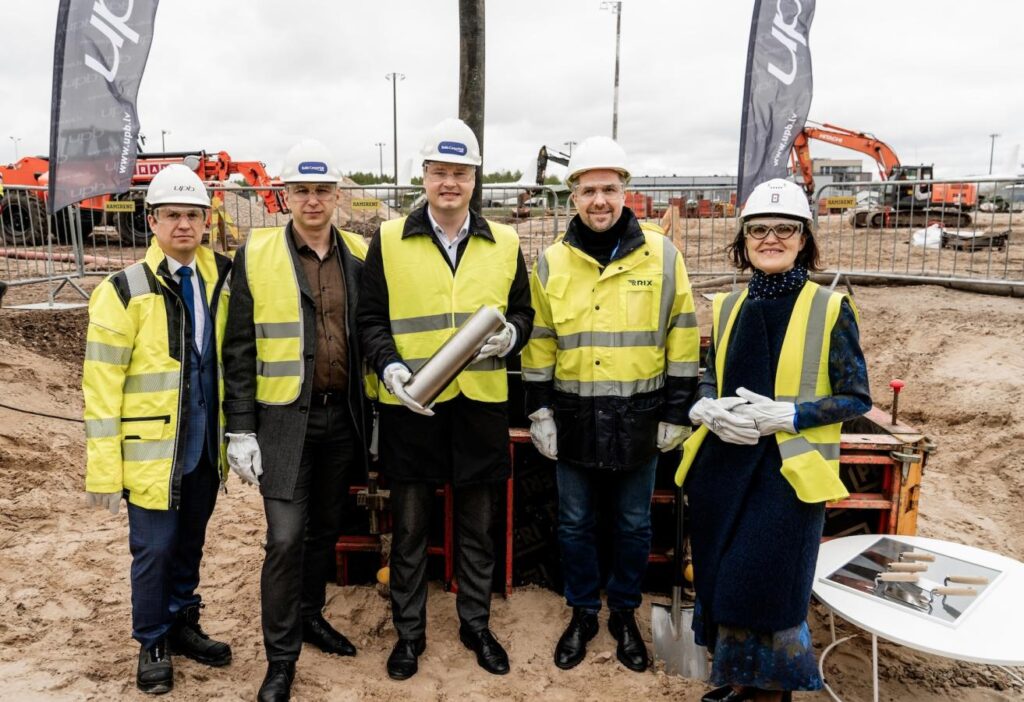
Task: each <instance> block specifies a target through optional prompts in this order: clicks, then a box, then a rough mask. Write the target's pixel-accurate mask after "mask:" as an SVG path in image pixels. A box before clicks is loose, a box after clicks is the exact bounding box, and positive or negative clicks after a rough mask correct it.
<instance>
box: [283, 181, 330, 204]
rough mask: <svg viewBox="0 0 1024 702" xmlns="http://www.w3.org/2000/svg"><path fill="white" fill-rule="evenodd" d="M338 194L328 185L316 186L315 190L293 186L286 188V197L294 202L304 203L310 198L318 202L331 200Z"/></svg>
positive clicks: (303, 186)
mask: <svg viewBox="0 0 1024 702" xmlns="http://www.w3.org/2000/svg"><path fill="white" fill-rule="evenodd" d="M337 194H338V189H337V188H335V187H332V186H330V185H318V186H316V187H315V188H312V187H308V186H305V185H293V186H291V187H289V188H288V197H290V198H291V199H293V200H295V201H296V202H305V201H306V200H308V199H309V198H311V197H316V199H317V200H319V201H320V202H324V201H326V200H332V199H334V197H335V196H336V195H337Z"/></svg>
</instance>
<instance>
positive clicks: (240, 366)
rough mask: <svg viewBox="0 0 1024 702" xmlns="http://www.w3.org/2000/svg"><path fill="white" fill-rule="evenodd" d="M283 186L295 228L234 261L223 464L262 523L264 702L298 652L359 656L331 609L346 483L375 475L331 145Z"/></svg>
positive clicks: (355, 260)
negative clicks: (307, 646)
mask: <svg viewBox="0 0 1024 702" xmlns="http://www.w3.org/2000/svg"><path fill="white" fill-rule="evenodd" d="M282 180H284V182H285V201H286V203H287V205H288V208H289V209H290V210H291V213H292V220H291V221H290V222H289V223H288V225H287V226H285V227H284V228H280V227H278V228H272V229H256V230H253V231H252V232H251V233H250V235H249V238H248V240H247V241H246V243H245V246H244V247H242V248H241V249H239V250H238V252H237V254H236V256H235V270H236V271H237V273H236V275H235V277H234V280H233V284H232V296H231V304H230V311H229V314H228V324H227V336H226V339H225V342H224V370H225V398H224V413H225V416H226V420H227V428H228V432H229V433H228V439H229V445H228V463H229V465H230V466H231V469H232V470H233V471H234V472H235V473H237V474H238V475H239V476H240V477H241V478H242V479H243V480H245V481H246V482H250V483H254V484H255V483H258V484H259V486H260V492H261V493H262V495H263V504H264V509H265V511H266V516H267V546H266V558H265V560H264V562H263V574H262V577H261V580H260V596H261V606H262V619H263V640H264V645H265V647H266V651H267V660H268V663H269V665H268V668H267V675H266V677H265V678H264V681H263V684H262V686H261V687H260V691H259V699H260V700H282V701H284V700H287V699H288V697H289V691H290V689H291V683H292V680H293V678H294V675H295V662H296V660H297V659H298V657H299V652H300V650H301V648H302V642H303V641H307V642H309V643H312V644H314V645H315V646H317V647H318V648H320V649H321V650H322V651H324V652H326V653H333V654H337V655H342V656H353V655H355V653H356V649H355V647H354V646H353V645H352V644H351V643H350V642H349V641H348V639H346V638H345V637H344V636H343V635H342V634H341V633H339V632H338V631H336V630H335V629H334V628H333V627H331V625H330V624H329V623H328V622H327V621H326V620H325V619H324V617H323V613H322V610H323V606H324V602H325V587H326V581H327V579H328V577H329V574H330V573H331V572H332V562H333V553H334V544H335V542H336V541H337V538H338V532H339V530H340V526H341V517H342V505H343V501H344V497H345V489H346V485H347V484H349V483H351V482H353V480H355V479H360V478H361V477H362V475H363V473H364V471H365V469H366V451H365V445H366V444H365V441H364V433H365V432H364V427H363V414H364V403H363V393H362V389H361V388H362V385H361V382H360V375H361V371H360V369H361V367H362V364H361V362H360V358H359V354H358V348H359V347H358V343H357V340H356V333H355V316H354V310H355V305H356V300H357V297H358V290H359V276H360V273H361V269H362V262H363V258H364V256H365V252H366V244H365V242H364V241H363V240H362V238H361V237H359V236H358V235H356V234H352V233H350V232H345V231H339V230H337V229H335V228H334V227H333V226H332V225H331V216H332V215H333V213H334V211H335V208H336V207H337V202H338V183H339V181H340V180H341V171H340V169H339V168H338V164H337V163H336V162H335V161H334V159H333V157H332V156H331V155H330V154H329V153H328V151H327V149H326V148H325V147H324V146H323V145H322V144H320V143H319V142H315V141H304V142H301V143H299V144H298V145H296V146H295V147H294V148H293V149H292V150H291V151H290V152H289V153H288V156H287V157H286V159H285V165H284V169H283V172H282Z"/></svg>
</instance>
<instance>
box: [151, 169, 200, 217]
mask: <svg viewBox="0 0 1024 702" xmlns="http://www.w3.org/2000/svg"><path fill="white" fill-rule="evenodd" d="M146 204H147V205H149V206H150V207H155V206H157V205H197V206H199V207H209V206H210V196H209V195H208V194H207V192H206V186H205V185H203V181H201V180H199V176H197V175H196V174H195V172H194V171H193V170H192V169H191V168H189V167H188V166H185V165H182V164H180V163H172V164H171V165H169V166H166V167H165V168H164V169H163V170H161V171H160V172H159V173H157V174H156V175H155V176H153V180H151V181H150V182H149V189H148V190H146Z"/></svg>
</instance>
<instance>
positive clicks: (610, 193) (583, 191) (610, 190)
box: [575, 183, 625, 201]
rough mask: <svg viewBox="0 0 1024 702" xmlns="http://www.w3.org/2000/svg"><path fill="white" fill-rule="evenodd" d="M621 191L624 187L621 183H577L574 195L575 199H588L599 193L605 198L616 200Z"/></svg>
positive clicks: (620, 195) (623, 190)
mask: <svg viewBox="0 0 1024 702" xmlns="http://www.w3.org/2000/svg"><path fill="white" fill-rule="evenodd" d="M623 192H625V189H624V188H623V187H622V184H621V183H616V184H611V183H609V184H608V185H577V186H576V190H575V195H576V199H577V200H584V201H590V200H593V199H594V198H596V197H597V195H598V193H600V194H601V195H603V196H604V199H605V200H617V199H618V198H620V197H622V193H623Z"/></svg>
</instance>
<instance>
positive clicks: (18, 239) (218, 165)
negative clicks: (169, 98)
mask: <svg viewBox="0 0 1024 702" xmlns="http://www.w3.org/2000/svg"><path fill="white" fill-rule="evenodd" d="M172 163H184V164H185V165H186V166H188V167H189V168H191V169H192V170H194V171H195V172H196V174H198V175H199V178H200V179H201V180H202V181H203V182H204V183H211V184H220V183H224V182H227V181H228V180H229V179H230V178H231V176H234V175H238V176H241V177H242V178H243V179H244V180H245V182H246V183H248V184H249V185H251V186H253V187H257V188H261V187H264V188H267V189H266V190H257V191H256V194H257V195H258V196H259V197H260V198H262V200H263V204H264V207H265V208H266V210H267V212H268V213H270V214H276V213H278V212H281V211H283V209H284V203H283V201H282V199H281V195H280V193H279V192H278V191H275V190H272V189H270V188H271V186H274V185H278V184H279V182H277V181H274V180H272V179H271V177H270V176H269V175H267V171H266V168H265V167H264V165H263V163H261V162H260V161H235V160H234V159H232V158H231V156H230V155H228V154H227V152H224V151H217V152H207V151H179V152H170V153H139V155H138V158H137V159H136V161H135V171H134V173H133V174H132V185H133V186H144V185H148V184H149V182H150V181H151V180H153V176H155V175H156V174H157V173H159V172H160V171H162V170H163V169H164V168H166V167H167V166H169V165H171V164H172ZM49 168H50V165H49V161H48V160H47V159H46V158H44V157H42V156H28V157H25V158H22V159H21V160H19V161H18V162H17V163H13V164H10V165H6V166H4V165H0V178H2V179H3V183H4V186H6V187H7V188H8V189H7V191H6V193H5V195H4V197H3V198H2V199H0V230H2V235H3V239H4V240H6V241H7V242H8V243H11V244H42V243H45V241H46V234H47V231H48V230H49V231H52V232H53V233H54V234H55V235H56V236H57V239H58V240H59V241H63V242H67V241H68V240H69V238H70V232H69V228H68V222H69V219H70V217H71V216H73V214H74V212H73V209H75V208H77V210H78V211H79V213H80V214H81V217H80V221H81V228H82V238H83V239H84V238H85V237H87V236H89V234H90V233H91V232H92V229H93V227H94V226H95V225H96V224H97V223H99V222H100V221H101V220H102V218H103V215H104V213H105V211H106V204H107V203H108V202H110V201H112V200H114V201H132V202H134V203H135V208H134V211H130V212H118V213H115V214H113V215H112V218H113V223H114V225H115V226H116V228H117V232H118V235H119V236H120V237H121V240H122V241H123V242H124V243H125V244H129V245H132V244H134V245H143V246H144V245H145V243H146V241H147V239H148V238H149V227H148V226H147V224H146V208H145V193H144V192H142V191H129V192H127V193H123V194H121V195H99V196H97V197H93V198H89V199H88V200H83V201H82V202H80V203H78V204H77V205H72V206H71V207H69V208H67V210H65V211H61V212H58V213H57V214H56V215H55V216H54V217H53V218H52V221H50V220H49V218H48V217H47V215H46V211H45V202H46V191H45V190H40V191H25V190H11V189H10V186H12V185H35V186H45V185H46V184H47V183H48V181H49Z"/></svg>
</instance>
